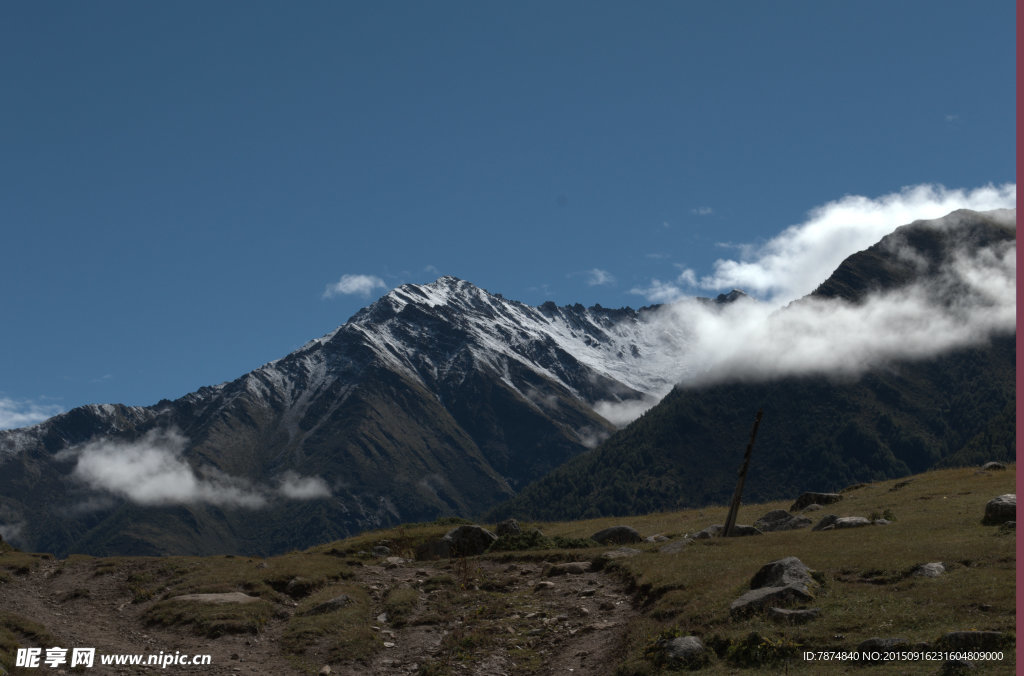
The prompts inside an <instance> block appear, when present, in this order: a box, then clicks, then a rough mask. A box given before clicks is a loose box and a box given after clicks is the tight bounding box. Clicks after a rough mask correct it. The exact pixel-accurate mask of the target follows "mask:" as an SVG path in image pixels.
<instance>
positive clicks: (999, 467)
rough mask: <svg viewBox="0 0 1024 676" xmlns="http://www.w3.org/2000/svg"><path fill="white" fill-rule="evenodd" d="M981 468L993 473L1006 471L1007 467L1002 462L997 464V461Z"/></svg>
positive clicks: (987, 463)
mask: <svg viewBox="0 0 1024 676" xmlns="http://www.w3.org/2000/svg"><path fill="white" fill-rule="evenodd" d="M981 468H982V469H984V470H988V471H990V472H991V471H997V470H1005V469H1006V465H1004V464H1003V463H1001V462H996V461H995V460H993V461H992V462H986V463H985V464H984V465H982V466H981Z"/></svg>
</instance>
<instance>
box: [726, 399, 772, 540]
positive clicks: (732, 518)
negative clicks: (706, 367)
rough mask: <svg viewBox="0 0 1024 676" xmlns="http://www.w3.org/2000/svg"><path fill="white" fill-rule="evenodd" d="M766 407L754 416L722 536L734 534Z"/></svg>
mask: <svg viewBox="0 0 1024 676" xmlns="http://www.w3.org/2000/svg"><path fill="white" fill-rule="evenodd" d="M763 413H764V409H758V411H757V417H756V418H754V429H753V430H751V431H750V443H749V444H747V452H746V453H745V454H744V456H743V467H741V468H740V477H739V480H737V481H736V492H735V493H733V495H732V504H730V505H729V517H728V518H727V519H726V520H725V528H723V529H722V537H724V538H727V537H729V536H730V535H731V534H732V529H733V527H734V526H735V525H736V515H737V514H738V513H739V511H740V499H741V498H742V497H743V482H744V481H746V479H747V468H748V467H750V453H751V451H753V450H754V439H755V438H757V426H758V425H760V424H761V415H762V414H763Z"/></svg>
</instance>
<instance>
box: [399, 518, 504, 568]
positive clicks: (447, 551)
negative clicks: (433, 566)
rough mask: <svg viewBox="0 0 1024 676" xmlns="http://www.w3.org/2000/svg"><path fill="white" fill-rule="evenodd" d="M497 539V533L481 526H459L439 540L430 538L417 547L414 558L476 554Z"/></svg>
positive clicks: (423, 558) (444, 557)
mask: <svg viewBox="0 0 1024 676" xmlns="http://www.w3.org/2000/svg"><path fill="white" fill-rule="evenodd" d="M497 539H498V536H497V535H495V534H494V533H492V532H491V531H489V530H487V529H486V528H483V527H481V526H459V527H457V528H453V529H451V530H450V531H448V532H447V533H445V534H444V537H442V538H441V539H440V540H431V541H429V542H425V543H423V544H422V545H420V546H419V547H417V548H416V558H417V559H418V560H420V561H429V560H432V559H447V558H451V557H458V556H476V555H478V554H483V553H484V552H486V551H487V548H488V547H490V546H491V545H492V544H493V543H494V541H495V540H497Z"/></svg>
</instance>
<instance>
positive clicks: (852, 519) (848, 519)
mask: <svg viewBox="0 0 1024 676" xmlns="http://www.w3.org/2000/svg"><path fill="white" fill-rule="evenodd" d="M870 525H871V519H868V518H866V517H863V516H841V517H839V518H838V519H836V523H835V527H836V528H837V529H838V528H862V527H864V526H870Z"/></svg>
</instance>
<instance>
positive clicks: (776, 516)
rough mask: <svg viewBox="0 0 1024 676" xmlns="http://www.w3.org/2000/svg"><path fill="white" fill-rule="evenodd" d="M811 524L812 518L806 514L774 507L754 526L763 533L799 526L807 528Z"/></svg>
mask: <svg viewBox="0 0 1024 676" xmlns="http://www.w3.org/2000/svg"><path fill="white" fill-rule="evenodd" d="M810 525H811V520H810V519H809V518H807V517H806V516H796V515H793V514H790V513H789V512H787V511H786V510H784V509H773V510H772V511H770V512H768V513H767V514H765V515H764V516H762V517H761V518H760V519H758V520H757V521H755V522H754V528H756V529H757V530H759V531H761V532H762V533H771V532H775V531H780V530H796V529H797V528H807V527H808V526H810Z"/></svg>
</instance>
